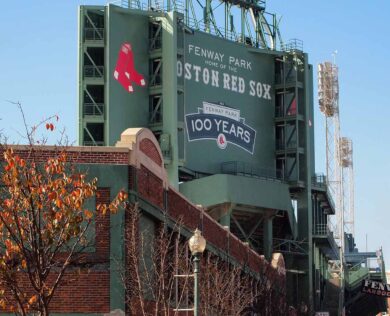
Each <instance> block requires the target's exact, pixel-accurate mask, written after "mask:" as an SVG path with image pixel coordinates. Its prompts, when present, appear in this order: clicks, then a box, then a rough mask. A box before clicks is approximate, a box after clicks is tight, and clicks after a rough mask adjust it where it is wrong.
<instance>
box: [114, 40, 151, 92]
mask: <svg viewBox="0 0 390 316" xmlns="http://www.w3.org/2000/svg"><path fill="white" fill-rule="evenodd" d="M114 78H115V79H116V80H117V81H118V82H119V83H120V84H121V85H122V87H123V88H124V89H125V90H126V91H127V92H129V93H132V92H133V91H134V88H133V85H132V83H133V82H134V83H135V84H136V85H138V86H141V87H143V86H145V85H146V82H145V79H144V77H143V76H142V75H141V74H139V73H138V72H137V71H136V70H135V68H134V55H133V51H132V49H131V45H130V44H129V43H123V44H122V46H121V49H120V51H119V54H118V60H117V62H116V66H115V71H114Z"/></svg>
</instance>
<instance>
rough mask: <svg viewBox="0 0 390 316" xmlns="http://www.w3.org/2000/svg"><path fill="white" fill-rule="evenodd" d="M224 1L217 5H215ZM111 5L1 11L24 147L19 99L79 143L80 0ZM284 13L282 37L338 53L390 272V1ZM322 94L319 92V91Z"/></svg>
mask: <svg viewBox="0 0 390 316" xmlns="http://www.w3.org/2000/svg"><path fill="white" fill-rule="evenodd" d="M214 1H215V0H214ZM105 3H106V1H102V0H96V1H93V0H91V1H77V0H66V1H48V0H41V1H33V0H27V1H23V6H22V5H21V4H22V2H19V3H18V4H15V3H13V2H10V1H8V2H5V3H3V5H2V18H1V19H0V39H1V49H0V66H1V68H0V107H1V112H0V118H1V121H0V129H3V131H4V132H5V133H6V134H7V135H9V137H10V140H11V141H13V142H20V143H23V142H24V141H23V139H22V138H21V137H20V135H19V133H18V131H22V130H23V129H22V120H21V115H20V113H19V112H18V110H17V109H16V106H15V105H12V104H10V103H9V102H7V101H6V100H11V101H20V102H21V103H22V105H23V108H24V111H25V114H26V116H27V119H28V121H29V122H30V123H37V122H39V121H40V120H41V119H42V118H44V117H47V116H49V115H51V114H58V115H59V116H60V121H59V125H60V126H59V128H61V127H66V133H67V134H68V136H69V138H70V139H71V140H76V126H77V125H76V106H77V100H76V95H77V82H76V79H77V74H76V71H77V12H78V8H77V7H78V5H79V4H105ZM267 10H268V11H269V12H275V13H277V14H279V15H281V16H282V23H281V33H282V36H283V39H284V40H285V41H287V40H288V39H292V38H298V39H301V40H302V41H303V45H304V50H305V51H306V52H308V53H309V59H310V62H311V63H312V64H313V65H315V68H316V65H317V64H318V63H319V62H323V61H325V60H330V59H331V58H332V56H331V54H332V52H333V51H334V50H337V51H338V54H337V64H338V66H339V72H340V76H339V80H340V112H341V114H340V117H341V130H342V135H343V136H347V137H350V138H352V139H353V143H354V170H355V231H356V241H357V245H358V247H359V248H360V250H361V251H364V250H365V238H366V234H367V235H368V247H369V250H375V249H377V248H379V247H381V246H383V249H384V252H385V257H386V258H387V260H386V261H387V265H388V267H390V242H389V243H387V241H388V238H389V239H390V230H389V229H388V228H389V220H390V214H389V207H388V204H387V202H386V198H387V195H388V194H389V193H390V167H389V165H390V163H389V157H388V156H389V152H390V151H389V149H388V147H387V146H388V143H389V141H388V140H387V137H388V136H389V135H390V126H389V124H388V122H387V120H388V118H389V117H390V106H389V105H390V104H389V99H387V97H385V92H386V91H387V88H388V84H387V81H388V78H387V74H388V72H389V70H390V58H389V57H390V54H389V50H390V41H389V40H388V36H387V35H388V34H389V31H390V23H389V22H388V16H387V15H388V12H389V11H390V2H389V1H387V0H372V1H369V2H364V3H360V2H357V1H352V0H343V1H339V0H330V1H313V0H290V1H286V0H268V1H267ZM316 94H317V89H316V88H315V95H316ZM315 113H316V115H315V131H316V139H315V142H316V169H317V171H318V172H324V171H325V144H324V140H325V130H324V128H323V126H324V118H323V116H322V115H321V113H320V112H319V110H318V102H317V100H315Z"/></svg>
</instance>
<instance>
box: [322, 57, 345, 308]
mask: <svg viewBox="0 0 390 316" xmlns="http://www.w3.org/2000/svg"><path fill="white" fill-rule="evenodd" d="M318 99H319V105H320V110H321V112H322V113H324V115H325V124H326V177H327V187H328V189H329V191H330V194H331V195H332V196H333V198H334V200H335V204H336V205H335V208H336V221H335V223H333V224H335V227H334V228H333V231H334V234H335V238H336V241H337V242H338V245H339V247H340V248H339V249H340V251H339V260H335V261H333V262H332V264H331V267H330V269H331V273H334V274H336V275H337V276H336V278H337V279H339V284H340V292H339V293H340V294H339V304H338V308H339V310H338V315H342V313H343V308H344V279H345V278H344V247H345V242H344V202H343V198H344V193H343V168H342V161H343V159H342V158H343V155H342V146H341V138H340V117H339V80H338V67H337V66H336V64H335V62H333V63H331V62H325V63H323V64H319V65H318Z"/></svg>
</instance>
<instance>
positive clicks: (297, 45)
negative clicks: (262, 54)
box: [281, 38, 303, 52]
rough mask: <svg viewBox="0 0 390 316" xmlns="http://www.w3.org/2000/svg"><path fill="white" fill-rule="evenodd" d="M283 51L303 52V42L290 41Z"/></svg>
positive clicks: (295, 39) (284, 45)
mask: <svg viewBox="0 0 390 316" xmlns="http://www.w3.org/2000/svg"><path fill="white" fill-rule="evenodd" d="M281 49H282V50H283V51H286V52H294V51H298V52H303V41H302V40H300V39H297V38H293V39H291V40H289V41H288V42H287V43H286V44H283V45H282V46H281Z"/></svg>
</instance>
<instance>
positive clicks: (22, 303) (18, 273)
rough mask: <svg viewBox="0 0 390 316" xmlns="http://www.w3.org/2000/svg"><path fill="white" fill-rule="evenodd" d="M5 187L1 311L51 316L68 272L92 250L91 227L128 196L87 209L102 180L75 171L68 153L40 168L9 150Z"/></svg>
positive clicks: (0, 200)
mask: <svg viewBox="0 0 390 316" xmlns="http://www.w3.org/2000/svg"><path fill="white" fill-rule="evenodd" d="M1 182H2V186H1V188H0V190H1V193H0V245H1V247H2V249H1V250H0V294H1V297H0V306H1V307H2V308H5V309H10V310H11V311H14V312H17V313H18V314H21V315H27V313H31V312H33V313H37V314H38V315H49V305H50V301H51V300H52V298H53V295H54V293H55V291H56V289H57V288H58V286H59V285H60V283H61V280H62V278H63V277H64V274H65V272H66V271H67V269H68V268H69V267H71V266H72V264H74V263H75V262H76V263H77V262H79V261H80V260H81V258H82V256H83V254H84V253H85V252H83V250H84V249H85V248H86V247H88V244H89V241H88V229H89V227H90V224H91V223H92V221H93V220H95V218H96V216H99V215H103V214H105V213H106V212H107V211H110V212H116V211H117V209H118V207H120V205H121V203H124V201H125V200H126V198H127V194H126V193H125V192H123V191H121V192H119V194H118V195H117V197H116V198H115V199H114V200H113V202H111V203H110V204H109V205H98V206H97V208H96V210H92V209H87V208H85V204H86V201H87V200H89V199H91V198H92V197H94V196H95V195H96V192H97V179H96V178H95V179H92V180H87V177H86V175H85V174H83V173H78V172H76V171H75V169H74V168H73V167H72V166H71V165H69V163H68V161H67V154H66V152H65V151H64V152H60V153H59V154H58V155H57V156H56V157H53V158H49V159H47V160H46V161H45V162H44V163H36V162H34V161H30V160H25V159H22V158H21V157H20V156H18V155H17V154H15V153H14V152H13V150H12V149H11V148H7V149H6V150H5V151H4V164H3V170H2V173H1ZM26 278H27V279H28V282H27V284H28V286H27V287H26V286H25V284H26V281H25V280H26ZM23 280H24V282H23Z"/></svg>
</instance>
